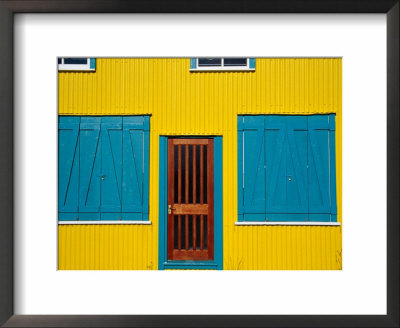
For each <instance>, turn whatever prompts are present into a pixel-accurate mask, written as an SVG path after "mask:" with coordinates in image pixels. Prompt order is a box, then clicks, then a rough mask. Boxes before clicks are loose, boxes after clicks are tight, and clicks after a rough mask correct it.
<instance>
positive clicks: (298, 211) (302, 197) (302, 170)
mask: <svg viewBox="0 0 400 328" xmlns="http://www.w3.org/2000/svg"><path fill="white" fill-rule="evenodd" d="M284 118H285V120H286V127H287V128H286V138H285V145H286V147H285V148H286V163H287V164H286V186H287V187H286V190H287V193H286V203H287V212H288V220H289V221H305V220H306V219H307V213H308V195H307V193H308V186H307V183H308V181H307V180H308V179H307V134H308V133H307V117H306V116H286V117H284Z"/></svg>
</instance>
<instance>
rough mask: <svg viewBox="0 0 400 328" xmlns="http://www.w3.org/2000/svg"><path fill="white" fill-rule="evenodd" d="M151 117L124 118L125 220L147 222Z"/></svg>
mask: <svg viewBox="0 0 400 328" xmlns="http://www.w3.org/2000/svg"><path fill="white" fill-rule="evenodd" d="M148 174H149V117H148V116H138V117H124V118H123V169H122V219H123V220H148V197H149V195H148V193H149V189H148V187H149V186H148V184H149V175H148Z"/></svg>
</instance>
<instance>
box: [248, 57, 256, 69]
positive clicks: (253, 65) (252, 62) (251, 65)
mask: <svg viewBox="0 0 400 328" xmlns="http://www.w3.org/2000/svg"><path fill="white" fill-rule="evenodd" d="M249 68H254V69H255V68H256V59H255V58H249Z"/></svg>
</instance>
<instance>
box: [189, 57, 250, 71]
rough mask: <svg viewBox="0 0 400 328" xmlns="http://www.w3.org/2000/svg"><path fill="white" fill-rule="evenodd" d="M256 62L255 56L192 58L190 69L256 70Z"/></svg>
mask: <svg viewBox="0 0 400 328" xmlns="http://www.w3.org/2000/svg"><path fill="white" fill-rule="evenodd" d="M255 63H256V61H255V58H246V57H222V58H217V57H209V58H206V57H203V58H191V60H190V71H254V70H255V67H256V65H255Z"/></svg>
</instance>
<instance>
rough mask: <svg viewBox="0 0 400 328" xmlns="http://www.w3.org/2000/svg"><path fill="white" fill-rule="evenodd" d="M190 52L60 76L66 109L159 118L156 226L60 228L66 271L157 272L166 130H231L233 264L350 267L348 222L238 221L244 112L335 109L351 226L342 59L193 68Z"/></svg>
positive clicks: (153, 133) (154, 142)
mask: <svg viewBox="0 0 400 328" xmlns="http://www.w3.org/2000/svg"><path fill="white" fill-rule="evenodd" d="M189 66H190V63H189V59H187V58H178V59H177V58H161V59H154V58H148V59H146V58H132V59H125V58H124V59H97V64H96V72H95V73H87V72H62V73H61V72H60V73H59V114H60V115H143V114H149V115H151V120H150V190H149V192H150V197H149V204H150V205H149V206H150V207H149V218H150V220H151V221H152V224H151V225H132V226H131V225H104V226H103V225H77V226H73V225H60V226H59V268H60V269H157V261H158V197H159V190H158V188H159V181H158V172H159V167H158V165H159V137H160V135H222V136H223V252H224V254H223V265H224V269H229V270H236V269H251V270H255V269H259V270H264V269H268V270H270V269H272V270H276V269H289V270H291V269H341V263H342V262H341V250H342V248H341V247H342V246H341V236H342V234H341V227H340V226H339V227H337V226H335V227H325V226H235V225H234V224H235V222H236V221H237V131H236V129H237V115H240V114H292V115H303V114H304V115H309V114H325V113H336V161H337V164H336V165H337V205H338V221H339V222H342V200H341V198H342V193H341V192H342V180H341V177H342V158H341V154H342V139H341V135H342V107H341V106H342V75H341V74H342V61H341V59H340V58H309V59H307V58H257V59H256V70H255V72H190V71H189Z"/></svg>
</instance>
